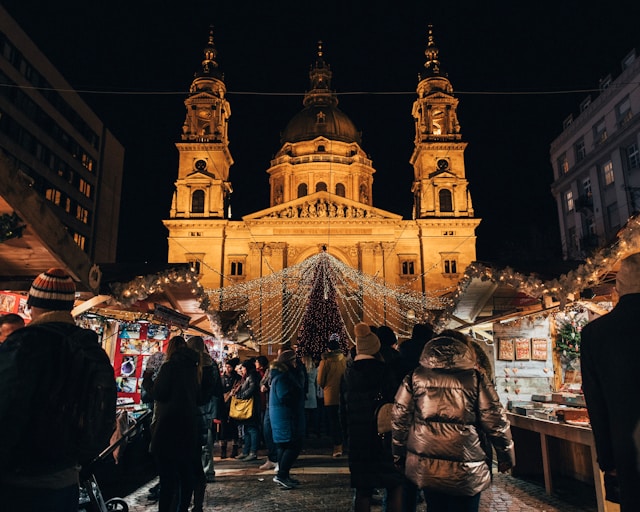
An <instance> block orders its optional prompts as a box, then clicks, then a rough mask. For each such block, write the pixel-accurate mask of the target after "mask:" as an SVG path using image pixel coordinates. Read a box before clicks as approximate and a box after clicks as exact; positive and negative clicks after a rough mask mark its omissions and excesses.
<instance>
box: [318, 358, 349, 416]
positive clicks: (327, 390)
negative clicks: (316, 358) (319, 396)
mask: <svg viewBox="0 0 640 512" xmlns="http://www.w3.org/2000/svg"><path fill="white" fill-rule="evenodd" d="M346 368H347V358H346V357H344V354H343V353H342V351H341V350H331V351H330V352H325V353H324V354H322V359H321V360H320V365H319V366H318V386H320V387H321V388H322V390H323V391H324V405H339V404H340V382H341V381H342V376H343V375H344V371H345V370H346Z"/></svg>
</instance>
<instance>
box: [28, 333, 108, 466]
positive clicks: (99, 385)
mask: <svg viewBox="0 0 640 512" xmlns="http://www.w3.org/2000/svg"><path fill="white" fill-rule="evenodd" d="M30 329H40V330H43V331H47V333H48V334H54V335H55V336H56V337H57V338H58V339H61V344H60V358H59V359H58V360H59V361H63V362H64V370H63V371H62V372H61V375H62V376H63V379H62V382H61V385H56V386H53V387H52V390H51V391H52V395H54V396H53V397H52V399H53V400H56V401H57V404H58V414H57V416H58V417H59V418H61V419H62V421H64V424H65V425H66V427H67V429H66V432H65V434H66V435H65V438H66V439H65V440H64V441H66V443H68V446H69V447H70V450H71V451H72V453H73V454H74V455H75V456H76V457H77V459H78V462H80V464H81V465H85V464H87V463H89V462H91V461H92V460H93V459H94V458H95V457H97V456H98V455H99V454H100V452H102V450H104V449H105V448H107V447H108V446H109V441H110V439H111V435H112V434H113V431H114V429H115V419H116V398H117V391H116V382H115V377H114V371H113V366H111V362H110V360H109V356H107V354H106V352H105V351H104V350H103V349H102V347H101V346H100V343H99V342H98V337H97V335H96V333H94V332H93V331H91V330H89V329H82V328H80V327H75V328H73V330H68V331H67V330H63V329H61V328H59V327H57V326H56V325H55V324H53V323H49V324H46V323H45V324H40V325H37V326H35V325H34V326H32V327H30ZM56 395H57V397H56ZM61 441H62V440H61Z"/></svg>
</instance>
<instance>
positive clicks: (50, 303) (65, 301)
mask: <svg viewBox="0 0 640 512" xmlns="http://www.w3.org/2000/svg"><path fill="white" fill-rule="evenodd" d="M75 300H76V285H75V283H74V282H73V279H71V277H69V274H67V273H66V272H65V271H64V270H63V269H61V268H50V269H49V270H47V271H46V272H43V273H42V274H40V275H39V276H38V277H36V278H35V279H34V280H33V283H31V288H30V289H29V297H28V298H27V304H29V306H31V307H34V308H42V309H48V310H51V311H71V310H72V309H73V304H74V302H75Z"/></svg>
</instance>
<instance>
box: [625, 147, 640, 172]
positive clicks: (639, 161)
mask: <svg viewBox="0 0 640 512" xmlns="http://www.w3.org/2000/svg"><path fill="white" fill-rule="evenodd" d="M627 162H628V163H629V169H637V168H638V167H640V151H639V150H638V145H637V144H631V146H629V147H628V148H627Z"/></svg>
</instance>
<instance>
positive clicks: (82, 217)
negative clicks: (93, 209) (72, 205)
mask: <svg viewBox="0 0 640 512" xmlns="http://www.w3.org/2000/svg"><path fill="white" fill-rule="evenodd" d="M76 219H78V220H79V221H80V222H82V223H84V224H89V211H88V210H87V209H86V208H83V207H82V206H80V205H78V206H77V207H76Z"/></svg>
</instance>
